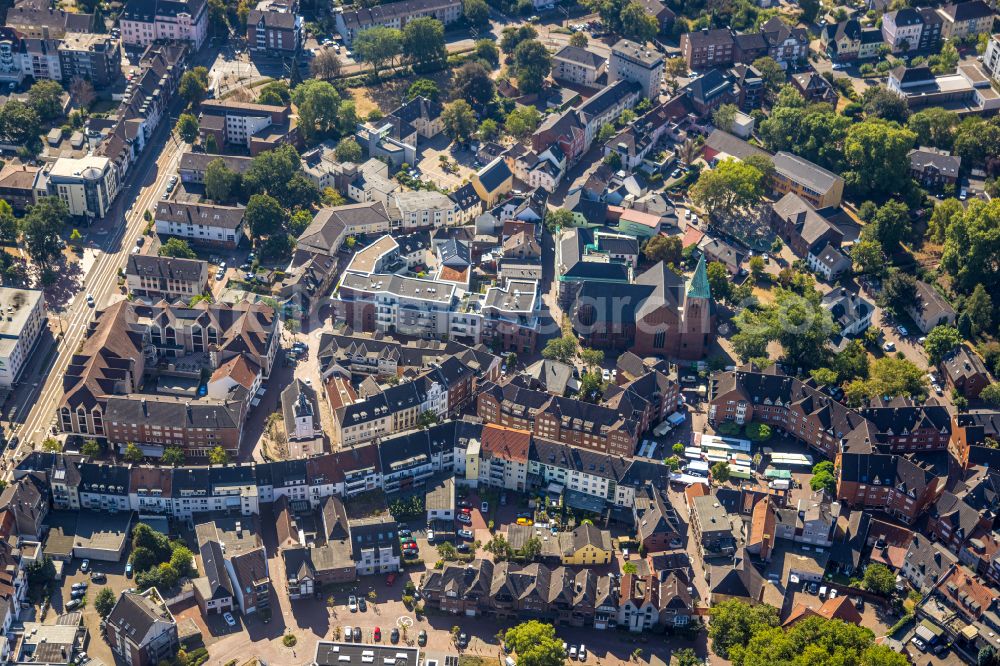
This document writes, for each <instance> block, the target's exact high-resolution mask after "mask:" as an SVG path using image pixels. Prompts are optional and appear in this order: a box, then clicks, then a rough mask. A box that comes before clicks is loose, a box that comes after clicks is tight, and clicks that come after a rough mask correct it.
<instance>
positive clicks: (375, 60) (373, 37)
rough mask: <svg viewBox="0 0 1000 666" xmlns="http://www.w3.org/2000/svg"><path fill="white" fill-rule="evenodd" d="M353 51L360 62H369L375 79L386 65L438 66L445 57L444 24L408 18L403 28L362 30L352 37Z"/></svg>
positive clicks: (420, 69)
mask: <svg viewBox="0 0 1000 666" xmlns="http://www.w3.org/2000/svg"><path fill="white" fill-rule="evenodd" d="M354 52H355V53H356V54H357V57H358V59H359V60H360V61H361V62H364V63H367V64H368V65H371V68H372V73H373V74H374V75H375V77H376V78H379V77H380V76H381V74H382V71H383V70H384V69H385V68H386V67H395V66H396V65H398V64H404V63H405V64H409V65H410V66H411V67H413V69H414V71H417V72H425V71H432V70H434V69H439V68H441V67H442V66H443V65H444V63H445V62H446V61H447V59H448V50H447V48H446V46H445V41H444V24H442V23H441V21H438V20H437V19H435V18H431V17H429V16H424V17H421V18H417V19H413V20H412V21H408V22H407V23H406V26H405V27H404V28H403V29H402V30H399V29H397V28H385V27H377V28H372V29H370V30H365V31H364V32H362V33H361V34H360V35H358V37H357V38H356V39H355V40H354Z"/></svg>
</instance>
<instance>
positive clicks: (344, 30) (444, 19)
mask: <svg viewBox="0 0 1000 666" xmlns="http://www.w3.org/2000/svg"><path fill="white" fill-rule="evenodd" d="M334 11H335V12H336V14H335V16H336V20H337V32H338V33H340V35H341V36H342V37H343V38H344V42H346V43H347V45H348V46H350V45H351V44H352V43H353V42H354V38H355V37H357V36H358V34H359V33H362V32H364V31H365V30H368V29H369V28H376V27H379V26H382V27H385V28H396V29H397V30H402V29H403V28H404V27H406V23H407V22H408V21H412V20H413V19H415V18H421V17H424V16H430V17H431V18H436V19H437V20H439V21H441V23H443V24H445V25H448V24H449V23H454V22H455V21H457V20H458V19H460V18H462V2H461V0H403V2H393V3H389V4H385V5H377V6H375V7H363V8H361V9H355V10H353V11H344V10H343V9H342V8H335V9H334Z"/></svg>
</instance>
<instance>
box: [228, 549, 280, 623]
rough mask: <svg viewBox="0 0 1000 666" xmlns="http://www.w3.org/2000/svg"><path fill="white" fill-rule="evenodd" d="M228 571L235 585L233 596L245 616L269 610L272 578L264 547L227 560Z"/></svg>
mask: <svg viewBox="0 0 1000 666" xmlns="http://www.w3.org/2000/svg"><path fill="white" fill-rule="evenodd" d="M225 562H226V571H228V572H229V580H231V581H232V584H233V596H234V597H235V601H236V604H237V606H239V609H240V613H242V614H243V615H244V616H247V615H251V614H253V613H256V612H257V611H260V610H264V609H266V608H269V607H270V605H271V576H270V574H269V573H268V569H267V553H266V552H265V550H264V547H263V546H260V547H259V548H254V549H252V550H248V551H246V552H243V553H239V554H237V555H232V556H230V557H227V558H226V561H225Z"/></svg>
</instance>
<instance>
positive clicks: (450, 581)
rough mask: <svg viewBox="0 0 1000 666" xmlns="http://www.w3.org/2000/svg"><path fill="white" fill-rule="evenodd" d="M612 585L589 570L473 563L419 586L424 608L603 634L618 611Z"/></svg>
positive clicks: (437, 573)
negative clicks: (530, 620) (588, 629)
mask: <svg viewBox="0 0 1000 666" xmlns="http://www.w3.org/2000/svg"><path fill="white" fill-rule="evenodd" d="M614 587H615V585H614V581H613V580H612V578H611V577H610V576H609V575H608V574H603V575H598V574H596V573H594V572H593V571H591V570H590V569H584V570H581V571H579V572H574V571H571V570H569V569H567V568H566V567H557V568H555V569H550V568H549V567H547V566H545V565H544V564H529V565H526V566H524V565H519V564H514V563H512V562H498V563H494V562H490V561H489V560H473V561H472V562H469V563H468V564H446V565H445V566H444V567H443V568H442V569H435V570H433V571H429V572H428V573H427V574H425V575H424V578H423V579H422V580H421V583H420V593H421V595H422V596H423V597H424V599H425V600H426V602H427V604H428V605H429V606H430V607H432V608H435V609H437V610H440V611H442V612H445V613H451V614H455V615H458V614H461V615H469V616H474V615H486V616H492V617H499V618H515V617H525V618H537V619H542V620H546V621H549V622H552V623H554V624H560V625H568V626H574V627H594V628H595V629H606V628H607V627H608V626H610V625H611V623H613V622H614V619H615V617H616V615H617V611H618V603H617V595H616V594H615V591H614Z"/></svg>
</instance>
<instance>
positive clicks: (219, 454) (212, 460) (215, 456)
mask: <svg viewBox="0 0 1000 666" xmlns="http://www.w3.org/2000/svg"><path fill="white" fill-rule="evenodd" d="M208 462H209V464H211V465H225V464H227V463H228V462H229V453H228V452H227V451H226V450H225V449H224V448H222V447H221V446H216V447H215V448H214V449H212V450H211V451H209V452H208Z"/></svg>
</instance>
